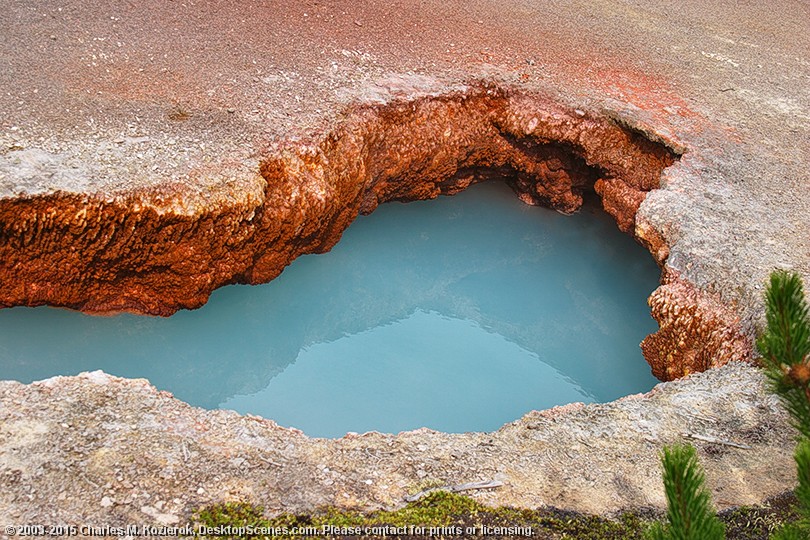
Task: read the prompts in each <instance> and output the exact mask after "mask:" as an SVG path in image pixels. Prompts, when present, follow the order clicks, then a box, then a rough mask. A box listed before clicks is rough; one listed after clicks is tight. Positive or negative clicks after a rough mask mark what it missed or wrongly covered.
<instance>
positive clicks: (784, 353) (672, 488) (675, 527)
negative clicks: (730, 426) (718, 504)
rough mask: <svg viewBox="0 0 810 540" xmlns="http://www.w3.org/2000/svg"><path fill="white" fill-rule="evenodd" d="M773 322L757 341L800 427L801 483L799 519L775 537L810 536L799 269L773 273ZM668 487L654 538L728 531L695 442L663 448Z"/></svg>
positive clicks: (805, 329) (809, 354) (809, 429)
mask: <svg viewBox="0 0 810 540" xmlns="http://www.w3.org/2000/svg"><path fill="white" fill-rule="evenodd" d="M765 300H766V308H765V317H766V319H767V322H768V326H767V328H766V329H765V331H764V332H763V334H762V335H761V336H760V338H759V339H758V340H757V348H758V349H759V352H760V354H762V364H763V367H764V370H765V375H766V376H767V377H768V379H769V380H770V383H771V388H772V390H773V392H774V393H775V394H776V395H778V396H779V398H780V399H781V401H782V403H783V404H784V406H785V408H786V409H787V411H788V413H790V416H791V419H792V421H793V425H794V426H795V427H796V429H797V430H798V431H799V442H798V445H797V447H796V453H795V454H794V457H795V460H796V466H797V469H798V477H799V485H798V487H797V488H796V499H797V500H798V506H797V508H796V511H797V513H798V516H799V519H798V520H797V521H795V522H793V523H789V524H787V525H784V526H783V527H781V528H780V529H779V530H777V531H776V532H775V533H774V534H773V535H772V536H771V538H773V539H774V540H793V539H800V538H801V539H804V540H806V539H808V538H810V315H809V313H810V310H809V309H808V306H807V301H806V300H805V296H804V287H803V286H802V280H801V278H800V277H799V275H798V274H795V273H791V272H784V271H777V272H774V273H772V274H771V277H770V283H769V285H768V290H767V292H766V294H765ZM662 461H663V466H664V488H665V491H666V496H667V524H666V525H663V524H660V523H656V524H654V525H653V526H652V527H651V528H650V530H649V531H648V534H647V536H648V538H651V539H653V540H714V539H716V538H717V539H720V538H723V536H724V531H723V526H722V523H721V522H720V521H719V520H718V519H717V517H716V516H715V514H714V511H713V510H712V509H711V505H710V498H709V493H708V491H707V490H706V487H705V478H704V475H703V472H702V471H701V469H700V465H699V464H698V463H697V459H696V457H695V449H694V448H693V447H691V446H675V447H669V448H664V452H663V457H662Z"/></svg>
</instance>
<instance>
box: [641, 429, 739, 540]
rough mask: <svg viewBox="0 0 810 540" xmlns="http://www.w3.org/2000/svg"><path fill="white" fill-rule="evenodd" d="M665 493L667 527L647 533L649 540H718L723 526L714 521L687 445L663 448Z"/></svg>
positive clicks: (709, 499) (722, 534) (704, 487)
mask: <svg viewBox="0 0 810 540" xmlns="http://www.w3.org/2000/svg"><path fill="white" fill-rule="evenodd" d="M662 463H663V466H664V491H665V493H666V497H667V522H668V523H667V525H666V526H663V527H662V526H661V525H660V524H659V525H656V526H654V527H653V528H652V529H650V530H649V532H648V538H651V539H652V540H715V539H716V540H721V539H722V538H723V537H724V526H723V524H722V522H721V521H720V520H719V519H718V518H717V515H716V514H715V512H714V509H713V508H712V505H711V498H710V496H709V492H708V490H707V489H706V486H705V483H706V479H705V476H704V474H703V470H702V469H701V467H700V465H699V464H698V462H697V457H696V454H695V449H694V447H692V446H688V445H676V446H671V447H664V451H663V454H662Z"/></svg>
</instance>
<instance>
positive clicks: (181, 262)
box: [0, 82, 751, 380]
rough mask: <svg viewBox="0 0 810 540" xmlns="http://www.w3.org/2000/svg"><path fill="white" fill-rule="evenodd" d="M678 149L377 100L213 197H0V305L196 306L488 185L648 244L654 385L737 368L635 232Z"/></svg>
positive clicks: (455, 101)
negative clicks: (657, 273) (384, 221)
mask: <svg viewBox="0 0 810 540" xmlns="http://www.w3.org/2000/svg"><path fill="white" fill-rule="evenodd" d="M683 151H684V148H683V147H682V146H681V144H680V143H678V142H677V141H675V140H672V138H671V136H663V135H661V134H658V133H656V132H655V131H654V130H652V129H650V128H648V127H646V126H640V125H634V124H633V122H631V121H630V120H629V119H627V118H624V117H622V116H621V115H619V114H616V113H610V112H606V111H603V112H594V111H585V110H580V109H573V108H571V107H565V106H562V105H560V104H558V103H556V102H554V101H553V100H551V99H549V98H547V97H544V96H541V95H537V94H531V93H527V92H525V91H519V90H517V89H508V88H505V87H503V86H502V85H496V84H493V83H487V82H479V83H477V84H475V85H470V86H464V85H455V86H452V87H447V88H446V89H445V91H443V92H432V93H431V92H425V91H422V92H421V93H420V92H414V93H413V94H411V95H410V96H408V97H402V96H399V97H396V96H393V97H392V96H389V97H388V99H387V100H380V99H379V97H378V99H377V101H376V102H374V103H366V104H356V105H354V106H353V107H351V108H349V110H348V111H347V112H346V114H345V117H344V119H343V120H342V121H341V122H338V123H337V125H336V126H335V127H334V128H333V129H331V130H330V131H328V132H327V133H325V134H323V135H321V136H320V138H318V139H317V140H313V141H301V140H286V141H282V142H276V143H273V144H271V145H270V146H269V147H268V148H267V149H265V151H264V152H263V153H262V156H261V157H256V158H255V160H256V161H255V164H254V166H253V167H251V166H250V165H246V164H245V163H242V164H234V163H232V164H226V165H224V166H223V167H224V169H223V170H224V171H226V172H222V173H221V174H223V175H224V176H223V177H222V178H220V179H219V181H217V182H215V183H214V185H216V186H217V187H216V188H215V191H216V193H215V194H205V193H199V191H200V190H203V191H204V189H203V188H205V186H206V185H208V184H206V183H205V182H202V181H201V180H200V181H199V183H195V182H197V181H196V180H195V181H193V182H191V183H186V184H183V183H176V182H175V183H173V182H163V183H157V184H155V185H152V186H151V187H148V188H140V189H129V190H124V191H120V192H116V193H112V194H111V193H106V192H105V193H102V192H98V193H86V192H83V191H82V190H81V189H79V190H78V191H77V192H66V191H62V190H55V191H47V190H46V191H45V192H36V194H33V193H32V194H27V195H26V194H23V195H19V196H16V197H10V196H6V197H4V198H0V261H2V264H0V283H1V284H2V286H0V307H3V306H17V305H28V306H35V305H43V304H46V305H53V306H65V307H70V308H73V309H79V310H82V311H85V312H89V313H109V312H117V311H131V312H137V313H145V314H152V315H170V314H172V313H174V312H175V311H177V310H178V309H184V308H186V309H187V308H196V307H199V306H201V305H203V304H204V303H205V302H206V301H207V299H208V297H209V295H210V294H211V292H212V291H213V290H214V289H216V288H217V287H220V286H223V285H226V284H229V283H253V284H255V283H264V282H267V281H270V280H272V279H273V278H275V277H276V276H278V275H279V274H280V273H281V271H282V270H283V269H284V267H285V266H287V265H288V264H289V263H290V262H292V261H293V260H294V259H295V258H296V257H298V256H299V255H302V254H306V253H318V252H323V251H327V250H329V249H330V248H331V247H332V246H334V245H335V243H336V242H337V241H338V240H339V239H340V236H341V234H342V232H343V230H345V229H346V227H348V226H349V224H350V223H351V222H352V221H353V220H354V219H355V218H356V217H357V215H358V214H359V213H369V212H372V211H373V210H374V209H375V208H376V207H377V206H378V205H379V204H381V203H384V202H387V201H392V200H397V201H411V200H420V199H429V198H435V197H438V196H439V195H443V194H444V195H446V194H453V193H457V192H459V191H461V190H463V189H465V188H466V187H468V186H469V185H470V184H472V183H475V182H480V181H483V180H488V179H499V180H503V181H506V182H508V183H509V184H510V185H511V186H512V187H513V189H514V190H515V192H516V193H517V194H518V196H519V197H520V198H521V199H522V200H523V201H525V202H527V203H529V204H543V205H546V206H550V207H552V208H555V209H557V210H559V211H561V212H565V213H570V212H574V211H576V210H577V209H578V208H579V207H580V205H581V204H582V193H583V192H584V191H588V190H595V191H596V192H597V193H598V194H599V195H600V197H601V200H602V203H603V206H604V208H605V210H606V211H607V212H608V213H610V214H611V215H612V216H613V217H614V218H615V219H616V222H617V224H618V226H619V228H620V229H622V230H623V231H625V232H628V233H630V234H633V235H634V236H635V238H636V239H637V240H639V241H640V242H641V243H642V244H644V245H645V246H647V247H648V249H649V250H650V251H651V253H652V254H653V256H654V257H655V259H656V261H657V262H658V263H659V265H661V266H662V267H664V268H665V273H664V276H665V280H664V285H663V287H662V288H661V289H659V290H658V291H656V293H654V294H653V296H652V297H651V304H650V305H651V307H652V310H653V316H654V317H655V318H656V320H657V321H658V322H659V324H661V331H659V332H658V333H657V334H655V335H653V336H651V337H650V338H648V339H647V340H646V341H645V346H644V347H643V351H644V353H645V357H646V358H647V361H648V362H649V363H650V365H651V366H652V367H653V372H654V373H655V375H656V376H657V377H659V378H660V379H662V380H671V379H674V378H677V377H680V376H683V375H686V374H688V373H691V372H694V371H700V370H703V369H707V368H708V367H712V366H718V365H722V364H723V363H725V362H728V361H730V360H749V359H750V357H751V346H750V343H751V339H750V336H748V335H747V334H746V332H744V331H743V330H742V329H741V327H740V324H739V320H738V318H737V317H736V315H735V314H734V313H733V312H732V311H730V310H729V309H728V308H726V307H725V306H724V305H723V304H722V302H719V301H715V300H711V298H710V297H709V296H707V294H706V293H704V292H701V291H699V290H697V289H696V288H695V287H693V286H692V285H691V284H690V283H688V282H687V281H686V280H685V279H682V278H680V277H679V278H674V277H672V276H674V275H675V273H674V271H673V270H671V269H667V268H666V262H667V256H668V254H669V249H670V246H668V245H667V244H666V241H665V239H664V237H663V236H662V235H661V234H660V233H659V232H658V230H657V229H656V228H655V227H654V226H652V225H651V224H650V223H649V222H647V221H643V220H638V222H637V219H636V215H637V213H638V210H639V207H640V205H641V204H642V203H643V202H644V200H645V198H646V197H647V194H648V193H649V192H650V191H651V190H654V189H656V188H658V187H659V182H660V179H661V175H662V172H663V171H664V169H665V168H666V167H667V166H669V165H672V164H673V163H674V162H675V160H676V159H677V157H678V156H679V154H680V153H681V152H683ZM40 154H41V152H40V153H37V151H34V150H13V151H11V152H8V154H6V155H5V156H4V159H3V160H0V172H3V170H5V173H6V174H7V175H8V177H9V178H10V179H11V180H9V181H12V182H17V183H18V184H19V185H29V184H31V183H32V182H33V183H34V184H38V183H41V177H43V175H44V176H47V174H53V171H51V172H50V173H48V171H49V170H50V169H48V170H46V169H47V167H45V165H43V163H46V162H47V160H46V162H42V161H41V160H42V159H44V158H42V156H40ZM38 156H39V157H38ZM248 161H249V160H248ZM49 166H50V165H49ZM43 167H45V168H43ZM208 174H209V175H210V174H212V173H210V172H209V173H208ZM25 175H29V176H31V177H30V178H29V177H28V176H25ZM228 175H230V178H229V177H228ZM23 176H25V178H23ZM215 176H216V175H215ZM209 181H210V179H209ZM82 185H83V184H82ZM195 190H196V191H195ZM225 192H228V193H227V194H225Z"/></svg>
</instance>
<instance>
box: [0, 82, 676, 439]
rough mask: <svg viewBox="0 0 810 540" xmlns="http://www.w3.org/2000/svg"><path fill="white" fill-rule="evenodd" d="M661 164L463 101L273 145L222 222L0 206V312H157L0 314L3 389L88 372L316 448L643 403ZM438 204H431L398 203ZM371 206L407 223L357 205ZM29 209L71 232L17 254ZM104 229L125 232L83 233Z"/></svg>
mask: <svg viewBox="0 0 810 540" xmlns="http://www.w3.org/2000/svg"><path fill="white" fill-rule="evenodd" d="M676 158H677V155H676V153H675V152H673V151H672V150H670V149H669V148H667V146H665V145H664V144H663V143H662V142H661V141H660V140H657V138H656V137H655V136H652V135H649V134H645V133H643V132H642V130H640V129H637V128H632V129H631V128H629V127H627V126H626V125H623V124H622V123H621V122H618V121H616V120H615V119H612V118H609V117H608V116H606V115H597V114H594V113H590V112H586V111H582V110H578V109H569V108H566V107H562V106H559V105H557V104H555V103H553V102H551V101H548V100H546V99H544V98H539V97H536V96H527V95H522V94H517V93H509V92H506V91H503V90H501V89H497V88H494V87H490V86H486V85H484V86H481V87H475V88H466V89H464V90H463V91H459V92H457V93H453V94H449V95H443V96H427V97H423V98H418V99H412V100H402V101H394V102H391V103H387V104H385V105H373V106H371V105H367V106H361V107H356V108H354V109H352V110H350V111H349V112H348V113H347V116H346V119H345V120H344V121H343V122H342V123H341V124H340V125H339V126H338V127H336V128H335V129H334V130H333V131H331V132H330V133H329V134H328V135H326V136H324V137H323V139H322V140H320V141H316V142H314V143H311V144H302V143H300V142H287V143H283V144H276V145H274V146H272V147H271V148H269V149H268V151H267V154H266V157H265V158H264V159H263V160H262V163H261V175H262V177H263V179H264V182H265V185H266V187H265V190H264V195H263V199H262V200H261V201H259V202H258V203H256V202H255V201H254V202H251V203H247V204H246V206H244V207H239V206H234V207H228V208H223V209H221V210H219V211H212V212H210V213H208V214H203V215H178V214H172V213H170V212H165V211H156V210H151V209H150V208H149V207H148V206H141V207H139V208H138V210H137V211H135V210H133V209H132V207H131V201H130V202H127V201H118V200H116V201H112V202H110V201H106V202H104V203H96V202H94V201H90V202H88V201H87V200H82V199H80V198H79V197H75V196H70V195H65V194H56V195H51V196H42V197H39V198H32V199H29V200H26V201H16V202H15V203H13V204H11V203H9V204H5V203H4V204H5V206H4V207H2V208H0V212H3V213H6V215H12V214H13V215H14V216H15V218H14V219H13V220H6V221H5V223H12V224H17V225H18V228H17V229H14V227H13V226H12V227H9V226H6V229H5V230H3V231H2V235H0V239H2V243H0V255H2V254H3V253H4V252H8V253H9V257H13V258H16V259H17V260H18V262H21V261H24V260H27V261H28V265H27V266H25V265H14V264H12V265H10V266H9V268H11V269H18V270H15V271H19V272H21V275H20V276H18V277H17V280H25V281H22V282H26V283H48V284H50V287H49V288H45V287H25V288H24V289H25V290H22V289H23V288H10V289H9V290H6V291H4V293H3V294H4V296H5V297H4V298H2V299H0V305H6V306H36V305H42V304H48V305H56V306H65V307H70V308H73V309H78V310H81V311H85V312H87V313H110V312H122V311H129V312H135V313H140V314H152V315H172V314H173V315H172V316H171V317H166V318H154V317H143V316H140V315H137V314H133V313H123V314H118V315H115V316H111V317H94V316H92V315H88V314H83V313H76V312H69V311H60V310H52V309H47V308H32V307H17V308H15V309H6V310H0V343H3V348H2V349H0V362H2V367H3V370H4V373H6V376H5V377H4V378H11V379H16V380H19V381H22V382H30V381H32V380H38V379H42V378H46V377H49V376H53V375H57V374H76V373H79V372H81V371H88V370H95V369H102V370H104V371H105V372H108V373H111V374H114V375H119V376H125V377H144V378H147V379H149V381H150V382H152V383H153V384H154V385H155V386H157V387H158V388H159V389H163V390H168V391H170V392H172V393H173V394H174V395H175V396H176V397H178V398H179V399H182V400H184V401H187V402H189V403H191V404H193V405H198V406H202V407H206V408H227V409H235V410H237V411H239V412H242V413H252V414H258V415H261V416H264V417H267V418H271V419H273V420H276V421H277V422H279V423H280V424H281V425H285V426H294V427H297V428H299V429H302V430H303V431H304V432H305V433H307V434H308V435H312V436H323V437H337V436H341V435H343V434H344V433H346V432H347V431H354V432H364V431H370V430H376V431H384V432H398V431H402V430H409V429H416V428H419V427H422V426H426V427H429V428H432V429H436V430H440V431H449V432H464V431H490V430H494V429H497V428H498V427H500V426H501V425H502V424H504V423H506V422H509V421H511V420H515V419H517V418H518V417H520V416H521V415H522V414H524V413H526V412H527V411H529V410H532V409H544V408H549V407H552V406H555V405H562V404H565V403H570V402H575V401H584V402H593V401H599V402H604V401H610V400H613V399H616V398H618V397H621V396H624V395H627V394H631V393H637V392H644V391H647V390H649V389H650V388H651V387H652V386H653V385H654V384H655V382H656V379H655V378H654V377H653V376H652V375H650V366H649V365H648V364H647V363H646V362H645V360H644V357H643V356H642V353H641V350H640V349H639V346H638V344H639V342H640V341H641V340H642V339H644V338H645V336H647V335H648V334H652V333H653V332H655V331H656V323H655V321H654V320H653V319H652V317H650V312H649V308H648V306H647V302H646V300H647V297H648V296H649V295H650V293H651V292H652V291H653V289H655V288H656V286H657V285H658V280H659V267H658V266H657V265H656V263H658V264H659V265H660V264H662V263H663V261H664V260H665V258H666V256H667V250H666V246H665V245H664V244H663V242H662V241H661V240H660V239H659V238H658V237H656V236H655V235H653V234H650V235H642V234H639V228H638V227H636V212H637V210H638V208H639V206H640V205H641V203H642V202H643V200H644V198H645V197H646V194H647V193H648V192H649V191H650V190H652V189H655V188H657V187H658V183H659V180H660V177H661V173H662V171H663V169H664V168H665V167H667V166H669V165H670V164H672V163H673V162H674V160H675V159H676ZM474 184H481V185H475V186H474V187H472V188H470V186H473V185H474ZM468 188H470V189H469V190H468ZM462 192H463V193H462ZM515 194H517V198H516V197H515ZM440 195H454V196H453V197H443V198H442V199H441V200H440V201H434V202H427V201H423V202H414V201H422V200H425V199H434V198H437V197H439V196H440ZM518 199H520V200H518ZM394 201H398V202H409V203H410V204H405V205H401V204H388V205H385V206H384V207H383V208H380V209H377V208H378V206H379V205H380V204H382V203H385V202H394ZM521 201H522V202H521ZM524 203H528V204H524ZM128 204H129V205H130V206H127V205H128ZM251 205H252V206H251ZM46 209H47V211H49V212H51V215H57V216H58V215H68V214H70V212H72V214H70V215H74V216H75V215H76V211H77V209H83V210H84V214H83V216H84V217H83V222H82V223H80V224H76V223H73V222H69V221H67V220H66V221H65V222H64V223H61V222H60V221H59V218H58V217H57V218H52V219H51V221H50V223H49V224H48V227H41V226H40V227H39V228H38V229H36V230H37V231H38V233H37V235H31V234H29V233H28V231H29V229H28V227H26V226H24V224H25V222H26V219H29V220H32V221H34V222H36V220H37V219H38V218H37V215H38V214H39V215H41V214H42V213H43V211H44V210H46ZM54 209H56V211H54ZM603 209H604V210H605V211H606V212H605V211H603ZM361 214H370V215H367V216H363V217H360V218H358V216H359V215H361ZM563 214H573V215H563ZM355 220H356V221H355ZM111 221H113V222H116V223H127V224H129V225H131V227H130V228H129V230H130V233H129V234H128V235H117V236H116V235H112V236H109V235H108V236H107V237H106V238H105V239H104V243H103V245H102V244H101V243H100V240H99V238H100V237H101V236H103V235H99V234H87V231H88V230H90V231H92V230H95V231H96V232H98V231H99V230H103V229H104V228H105V227H106V226H107V224H108V223H109V222H111ZM2 222H3V221H2V220H0V223H2ZM352 222H354V223H353V224H352ZM20 224H22V225H20ZM350 224H352V225H351V227H349V225H350ZM617 225H618V227H617ZM77 227H78V228H79V229H82V228H84V231H83V232H82V233H81V234H73V233H72V234H71V236H70V237H71V238H72V242H73V244H72V245H71V246H69V248H70V253H71V256H70V257H63V258H62V259H61V260H63V261H65V262H64V263H63V264H61V265H52V264H49V261H48V258H49V257H53V258H58V257H59V256H60V253H59V250H60V249H61V248H60V247H59V246H57V247H54V245H55V244H54V243H53V242H51V240H52V238H49V235H52V236H53V237H58V236H59V235H60V234H62V237H64V233H65V231H67V230H71V231H72V230H73V229H76V228H77ZM621 231H623V232H624V233H628V234H623V233H622V232H621ZM341 237H342V239H341ZM338 240H340V242H339V243H338ZM634 240H635V241H634ZM42 245H48V246H49V248H48V249H49V251H48V252H47V256H46V257H42V256H41V252H40V256H39V257H35V256H34V254H36V253H37V250H38V249H40V248H41V246H42ZM642 246H643V247H642ZM9 247H10V248H13V249H10V248H9ZM645 247H646V248H647V249H646V250H645V249H644V248H645ZM64 249H67V248H64ZM4 250H5V251H4ZM327 251H331V252H330V253H328V254H325V255H322V256H307V257H302V258H300V259H298V260H295V259H297V258H298V257H299V256H300V255H306V254H313V253H324V252H327ZM101 252H103V253H104V254H105V258H104V259H103V260H101V263H99V261H100V259H99V258H98V254H99V253H101ZM76 253H79V254H81V255H79V256H76ZM143 253H149V254H150V256H149V257H146V256H143ZM650 253H652V254H653V257H650ZM291 263H292V264H291ZM287 265H290V267H289V268H287V269H286V270H284V269H285V267H286V266H287ZM282 270H284V272H283V274H282V273H281V272H282ZM54 272H62V275H55V274H54ZM22 273H26V275H22ZM275 278H277V279H275ZM270 280H273V281H271V282H270V283H266V284H264V285H261V286H259V287H227V288H224V289H221V290H218V291H216V292H214V294H213V295H211V296H210V301H208V302H207V304H205V302H206V301H207V300H208V297H209V295H210V294H211V292H212V290H214V289H216V288H217V287H220V286H221V285H225V284H229V283H251V284H258V283H265V282H267V281H270ZM54 283H61V284H63V285H62V290H58V288H57V289H55V288H54V286H53V284H54ZM44 291H47V292H44ZM203 304H205V305H203ZM200 306H202V307H201V309H196V310H194V311H188V310H185V309H184V308H197V307H200ZM181 309H182V311H179V312H177V311H178V310H181ZM175 312H177V313H175ZM43 332H48V333H49V335H50V338H49V339H48V340H42V339H39V338H38V336H39V335H41V334H42V333H43ZM647 360H648V361H649V360H650V358H647ZM653 367H654V368H655V365H653ZM659 371H660V370H659ZM656 375H658V376H661V375H660V373H656Z"/></svg>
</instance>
